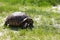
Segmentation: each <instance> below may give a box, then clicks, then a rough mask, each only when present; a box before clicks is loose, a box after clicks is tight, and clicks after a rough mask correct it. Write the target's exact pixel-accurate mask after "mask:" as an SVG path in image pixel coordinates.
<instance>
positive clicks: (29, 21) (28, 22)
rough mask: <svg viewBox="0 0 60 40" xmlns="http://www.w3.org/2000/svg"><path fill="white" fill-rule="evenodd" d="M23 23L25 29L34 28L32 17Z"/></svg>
mask: <svg viewBox="0 0 60 40" xmlns="http://www.w3.org/2000/svg"><path fill="white" fill-rule="evenodd" d="M22 23H23V24H24V27H29V28H32V27H33V20H32V19H31V18H30V17H27V18H25V19H24V20H23V21H22Z"/></svg>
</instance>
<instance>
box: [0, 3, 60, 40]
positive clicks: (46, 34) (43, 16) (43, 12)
mask: <svg viewBox="0 0 60 40" xmlns="http://www.w3.org/2000/svg"><path fill="white" fill-rule="evenodd" d="M49 8H50V7H38V6H25V5H19V4H16V5H10V4H7V3H3V2H2V3H1V6H0V34H1V35H0V40H60V31H59V30H60V28H58V27H59V25H60V14H59V13H54V12H52V11H47V10H48V9H49ZM16 11H21V12H25V13H26V14H27V15H29V16H31V18H32V19H33V20H34V28H33V30H29V29H20V28H19V29H18V31H15V30H12V29H10V28H9V27H6V28H5V26H4V25H3V24H4V21H5V18H6V16H7V15H9V14H11V13H13V12H16ZM56 24H59V25H56ZM4 28H5V29H4Z"/></svg>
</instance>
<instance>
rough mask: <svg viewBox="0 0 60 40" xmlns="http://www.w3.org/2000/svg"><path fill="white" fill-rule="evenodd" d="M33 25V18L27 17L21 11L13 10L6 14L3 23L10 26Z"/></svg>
mask: <svg viewBox="0 0 60 40" xmlns="http://www.w3.org/2000/svg"><path fill="white" fill-rule="evenodd" d="M30 24H31V25H33V20H32V19H31V18H30V17H28V16H27V15H26V14H25V13H23V12H14V13H12V14H11V15H9V16H7V18H6V21H5V25H11V26H23V27H26V26H29V25H30Z"/></svg>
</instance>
